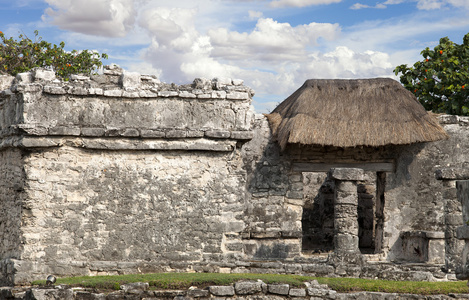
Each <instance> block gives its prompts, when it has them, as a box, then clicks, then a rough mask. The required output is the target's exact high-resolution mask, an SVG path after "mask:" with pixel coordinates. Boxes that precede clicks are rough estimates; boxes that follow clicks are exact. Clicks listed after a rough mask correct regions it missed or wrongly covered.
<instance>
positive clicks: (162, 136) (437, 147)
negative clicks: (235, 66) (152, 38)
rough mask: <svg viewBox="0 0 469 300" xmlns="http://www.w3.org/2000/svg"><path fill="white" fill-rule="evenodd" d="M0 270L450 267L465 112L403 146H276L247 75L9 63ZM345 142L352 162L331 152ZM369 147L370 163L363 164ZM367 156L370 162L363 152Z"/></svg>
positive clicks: (414, 270)
mask: <svg viewBox="0 0 469 300" xmlns="http://www.w3.org/2000/svg"><path fill="white" fill-rule="evenodd" d="M1 89H2V90H3V91H2V94H1V96H0V201H1V205H0V237H1V239H0V283H1V284H22V283H28V282H30V281H32V280H35V279H44V278H45V276H46V275H47V274H54V275H56V276H71V275H103V274H124V273H139V272H173V271H174V272H193V271H195V272H238V273H239V272H252V273H255V272H268V273H296V274H310V275H318V276H323V275H331V274H336V275H339V276H357V277H358V276H360V277H369V278H387V279H411V280H438V279H441V280H447V279H452V278H454V269H455V267H456V265H457V264H458V263H459V260H460V256H461V253H462V247H463V244H462V242H461V241H459V240H457V239H456V233H455V231H456V227H458V226H461V225H462V221H463V220H462V213H461V205H460V203H459V202H458V200H457V197H456V187H455V185H456V184H455V182H456V181H457V180H461V179H467V178H468V177H469V172H468V171H467V170H468V166H469V155H468V154H467V149H468V148H469V130H468V125H469V119H468V118H464V117H456V116H439V120H440V123H441V124H442V126H443V127H444V129H445V130H446V131H447V133H448V134H449V136H450V138H449V139H448V140H444V141H438V142H433V143H421V144H413V145H408V146H391V147H379V148H374V147H356V148H334V147H314V146H308V147H303V146H298V145H291V146H287V148H286V149H285V150H283V151H282V150H281V149H280V147H279V145H278V143H277V142H276V141H274V140H273V139H272V137H271V130H270V127H269V124H268V122H267V120H266V118H265V117H264V116H263V115H258V114H257V115H256V114H254V113H253V110H252V108H251V100H252V96H253V94H254V92H253V91H252V90H251V89H250V88H248V87H246V86H244V85H243V83H242V81H241V80H232V79H223V78H218V79H213V80H206V79H196V80H194V82H193V83H192V84H188V85H180V86H177V85H174V84H172V85H170V84H165V83H161V82H159V81H158V80H157V79H156V78H154V77H151V76H141V75H139V74H136V73H128V72H123V71H122V70H120V69H118V68H108V69H106V70H105V73H104V74H103V75H95V76H92V78H88V77H82V76H74V77H73V78H72V79H71V81H70V82H67V83H64V82H62V81H59V80H56V79H55V77H54V75H53V73H51V72H49V71H44V70H35V71H33V72H30V73H24V74H20V75H18V77H17V78H16V79H13V78H10V77H3V78H2V82H1ZM336 157H340V158H342V161H344V159H345V160H346V159H348V160H350V163H349V164H342V165H341V164H336V165H334V164H333V163H331V164H329V165H324V164H321V162H323V161H334V158H336ZM362 162H368V163H366V164H365V163H362ZM370 162H371V163H370Z"/></svg>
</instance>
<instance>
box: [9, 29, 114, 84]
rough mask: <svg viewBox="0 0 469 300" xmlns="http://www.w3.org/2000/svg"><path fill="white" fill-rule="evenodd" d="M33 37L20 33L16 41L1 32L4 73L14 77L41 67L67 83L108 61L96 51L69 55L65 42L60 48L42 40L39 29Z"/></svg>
mask: <svg viewBox="0 0 469 300" xmlns="http://www.w3.org/2000/svg"><path fill="white" fill-rule="evenodd" d="M34 34H35V40H34V41H33V40H31V39H30V38H28V37H27V36H26V35H24V34H20V35H19V40H16V39H14V38H13V37H10V38H7V37H6V36H5V34H4V33H3V32H1V31H0V38H1V42H0V73H1V74H3V75H5V74H9V75H13V76H15V75H16V74H18V73H22V72H27V71H29V70H31V69H33V68H36V67H42V68H48V69H52V70H53V71H55V73H56V75H57V76H58V77H61V78H63V79H64V80H68V79H69V77H70V75H72V74H84V75H89V74H91V73H92V72H93V71H95V70H96V69H98V68H99V67H101V66H102V62H101V59H107V58H108V55H107V54H105V53H103V54H99V53H97V52H95V51H88V50H81V51H77V50H73V51H71V52H68V51H65V50H64V47H65V43H64V42H61V43H60V45H59V46H57V45H55V44H54V45H52V44H51V43H48V42H46V41H44V40H42V38H41V37H39V32H38V31H37V30H36V31H35V32H34Z"/></svg>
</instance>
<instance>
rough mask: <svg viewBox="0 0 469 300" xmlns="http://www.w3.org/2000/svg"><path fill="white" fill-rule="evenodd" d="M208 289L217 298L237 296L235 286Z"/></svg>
mask: <svg viewBox="0 0 469 300" xmlns="http://www.w3.org/2000/svg"><path fill="white" fill-rule="evenodd" d="M208 289H209V291H210V293H211V294H213V295H215V296H233V295H234V294H235V290H234V287H233V286H217V285H212V286H210V287H209V288H208Z"/></svg>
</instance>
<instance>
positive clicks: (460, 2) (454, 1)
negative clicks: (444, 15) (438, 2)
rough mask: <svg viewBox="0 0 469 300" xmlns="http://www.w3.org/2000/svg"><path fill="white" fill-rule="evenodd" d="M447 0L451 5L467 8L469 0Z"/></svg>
mask: <svg viewBox="0 0 469 300" xmlns="http://www.w3.org/2000/svg"><path fill="white" fill-rule="evenodd" d="M448 2H449V3H450V4H451V5H453V6H456V7H464V8H466V9H469V0H449V1H448Z"/></svg>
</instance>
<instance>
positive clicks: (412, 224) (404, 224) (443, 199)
mask: <svg viewBox="0 0 469 300" xmlns="http://www.w3.org/2000/svg"><path fill="white" fill-rule="evenodd" d="M439 119H440V123H441V124H442V126H443V128H444V129H445V130H446V131H447V132H448V134H449V135H450V138H449V139H448V140H445V141H438V142H433V143H427V144H424V145H413V146H410V147H406V148H405V149H404V151H402V152H401V154H400V156H399V157H398V159H397V169H396V172H395V173H389V174H387V177H386V191H385V199H386V208H387V209H385V220H386V221H385V232H384V235H385V246H384V248H385V249H387V250H386V251H387V252H388V253H389V254H388V258H387V259H388V260H404V261H414V262H417V261H419V259H422V257H421V255H422V254H423V252H422V251H420V250H421V249H420V248H419V247H418V246H417V245H418V243H419V241H418V239H421V237H422V236H425V238H423V240H422V242H425V243H429V242H430V243H434V244H435V245H437V248H433V249H430V251H440V250H441V245H438V244H441V242H442V239H443V238H444V245H443V252H444V253H443V254H442V256H440V258H439V259H437V260H438V261H439V263H442V264H444V265H445V268H447V269H448V270H452V271H454V268H455V267H456V265H457V264H458V263H459V260H460V254H461V251H462V247H463V243H462V242H461V241H459V240H457V239H456V228H457V227H458V226H461V225H462V214H461V203H460V202H459V201H458V200H457V197H456V185H455V180H456V179H458V178H456V177H455V178H453V179H451V177H452V176H453V177H454V176H455V175H454V174H453V175H448V174H446V173H448V172H449V171H451V170H453V171H454V170H455V169H456V170H467V168H468V166H469V156H468V152H467V149H469V127H468V125H469V118H467V117H458V116H440V117H439ZM442 169H443V170H447V172H446V173H445V174H446V175H444V174H443V175H442V174H441V170H442ZM448 170H449V171H448ZM438 173H440V175H438ZM450 173H451V172H450ZM452 173H454V172H452ZM439 177H440V178H439ZM441 177H443V178H441ZM445 178H446V179H445ZM459 179H463V178H459ZM403 232H407V233H406V236H408V237H411V236H414V237H416V238H417V236H419V238H417V240H415V239H414V242H416V243H417V244H416V245H415V247H414V246H413V247H411V248H412V252H411V253H409V251H404V250H403V248H405V247H403V246H405V245H404V244H405V243H408V242H410V243H413V242H412V241H404V244H403V241H402V235H401V233H403ZM414 248H415V249H414ZM439 249H440V250H439ZM441 258H442V259H441Z"/></svg>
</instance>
